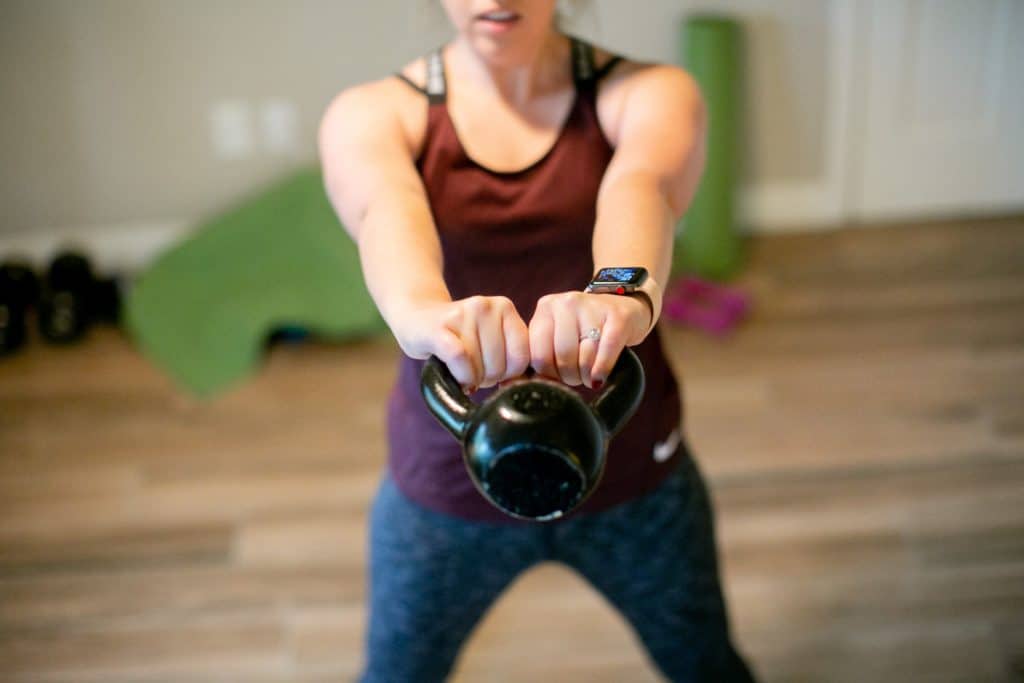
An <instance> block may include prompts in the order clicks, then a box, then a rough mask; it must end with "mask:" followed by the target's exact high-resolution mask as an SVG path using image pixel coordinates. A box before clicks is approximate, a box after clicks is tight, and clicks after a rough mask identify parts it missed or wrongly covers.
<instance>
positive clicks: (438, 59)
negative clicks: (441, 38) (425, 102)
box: [426, 46, 448, 104]
mask: <svg viewBox="0 0 1024 683" xmlns="http://www.w3.org/2000/svg"><path fill="white" fill-rule="evenodd" d="M443 49H444V47H443V46H442V47H439V48H437V49H436V50H434V51H433V52H431V53H430V54H429V55H427V86H426V92H427V98H428V99H429V100H430V104H441V103H443V102H444V101H445V99H446V97H447V96H448V77H447V76H446V75H445V71H444V56H443V54H442V50H443Z"/></svg>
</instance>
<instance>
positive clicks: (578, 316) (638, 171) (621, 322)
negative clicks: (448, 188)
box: [530, 65, 706, 385]
mask: <svg viewBox="0 0 1024 683" xmlns="http://www.w3.org/2000/svg"><path fill="white" fill-rule="evenodd" d="M616 86H617V87H621V88H623V104H622V108H621V111H620V114H619V116H618V117H617V125H616V129H615V130H614V131H613V132H612V133H611V137H612V141H613V142H614V143H615V154H614V156H613V157H612V160H611V163H610V164H609V165H608V168H607V170H606V171H605V175H604V178H603V180H602V182H601V188H600V191H599V193H598V198H597V221H596V224H595V227H594V240H593V256H594V264H595V266H596V268H597V269H600V268H602V267H611V266H643V267H645V268H646V269H647V270H648V272H649V274H650V276H651V278H652V280H653V283H652V285H653V286H652V287H650V289H648V288H646V287H645V289H648V291H649V293H650V295H651V299H652V303H653V305H654V311H653V313H654V315H653V319H652V316H651V313H650V311H649V310H648V308H647V305H646V304H645V303H643V301H641V300H639V299H636V298H634V297H619V296H615V295H608V294H598V295H594V294H584V295H580V294H579V293H576V292H567V293H564V294H557V295H553V296H551V297H546V298H545V299H546V300H542V301H543V305H538V310H537V312H536V313H535V314H534V318H533V319H531V321H530V341H531V352H532V353H533V354H534V358H533V365H534V367H536V368H538V371H543V372H544V373H545V374H551V375H555V376H560V377H561V378H562V379H563V380H564V381H566V382H569V383H570V384H578V383H580V382H582V383H584V384H587V385H592V384H593V383H594V382H600V381H603V380H604V379H605V378H607V376H608V374H609V373H610V372H611V368H612V366H613V365H614V364H615V361H616V360H617V359H618V357H619V354H620V353H621V352H622V349H623V347H625V346H635V345H637V344H639V343H640V342H642V341H643V340H644V338H645V337H646V336H647V334H649V333H650V331H651V330H652V329H653V327H654V324H655V323H656V322H657V318H658V316H659V314H660V312H661V298H662V288H663V287H664V285H665V283H666V282H667V280H668V277H669V274H670V271H671V267H672V247H673V238H674V235H675V229H676V224H677V222H678V220H679V218H680V217H681V216H682V215H683V213H684V212H685V210H686V208H687V207H688V206H689V204H690V202H691V201H692V199H693V195H694V193H695V192H696V189H697V184H698V182H699V180H700V175H701V172H702V171H703V168H704V142H705V132H706V114H705V109H704V105H703V100H702V99H701V96H700V91H699V89H698V87H697V85H696V83H695V82H694V81H693V79H692V78H691V77H690V76H689V75H687V74H686V72H685V71H683V70H682V69H679V68H677V67H673V66H667V65H655V66H644V67H640V68H638V69H637V70H636V71H633V72H631V73H629V74H628V75H626V76H624V77H623V78H622V80H621V81H620V82H619V83H618V84H616ZM590 327H598V328H600V329H601V340H600V342H599V343H598V344H597V345H596V348H593V347H594V346H595V345H594V344H593V342H587V341H583V342H581V341H580V339H579V335H580V334H581V333H583V332H585V331H586V330H587V329H590ZM538 365H539V366H540V367H538ZM542 367H543V368H544V370H541V368H542Z"/></svg>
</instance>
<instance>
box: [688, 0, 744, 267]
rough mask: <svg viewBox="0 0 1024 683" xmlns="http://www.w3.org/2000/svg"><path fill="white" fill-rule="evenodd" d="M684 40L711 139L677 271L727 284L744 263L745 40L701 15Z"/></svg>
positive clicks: (726, 24) (722, 21) (733, 26)
mask: <svg viewBox="0 0 1024 683" xmlns="http://www.w3.org/2000/svg"><path fill="white" fill-rule="evenodd" d="M681 39H682V59H683V64H684V66H685V67H686V69H687V71H689V73H690V74H691V75H692V76H693V77H694V78H695V79H696V81H697V83H699V84H700V88H701V92H702V93H703V95H704V101H705V104H706V106H707V111H708V137H707V162H706V165H705V169H704V175H703V178H702V179H701V184H700V187H699V189H698V190H697V194H696V196H695V197H694V200H693V203H692V204H691V205H690V209H689V211H687V213H686V215H685V216H684V217H683V220H682V221H681V223H680V232H679V239H677V240H676V250H675V254H674V259H673V271H675V272H676V273H683V272H686V273H695V274H697V275H700V276H703V277H706V278H711V279H718V280H724V279H727V278H729V277H730V276H731V275H733V274H735V272H736V271H737V269H738V268H739V266H740V261H741V258H742V257H741V244H740V238H739V235H738V234H737V230H736V189H737V179H738V175H739V173H738V172H739V169H738V154H737V153H738V151H739V150H738V147H739V137H740V136H739V133H740V84H741V82H742V79H741V76H742V74H741V57H742V51H741V39H742V37H741V32H740V27H739V25H738V24H737V23H736V22H735V21H733V20H731V19H727V18H724V17H718V16H706V15H703V16H694V17H690V18H688V19H686V20H685V21H684V22H683V26H682V36H681Z"/></svg>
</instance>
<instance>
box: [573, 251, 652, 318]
mask: <svg viewBox="0 0 1024 683" xmlns="http://www.w3.org/2000/svg"><path fill="white" fill-rule="evenodd" d="M647 280H648V275H647V269H646V268H641V267H639V266H631V267H619V268H602V269H601V270H599V271H597V274H596V275H594V277H593V278H591V280H590V284H588V285H587V288H586V289H584V290H583V291H585V292H590V293H591V294H620V295H623V296H635V297H637V298H639V299H642V300H643V302H644V303H645V304H647V308H648V310H649V311H650V313H651V327H652V328H653V327H654V323H655V322H656V320H655V317H654V302H652V301H651V296H650V295H649V294H648V293H647V292H646V291H644V290H643V286H644V284H645V283H646V282H647ZM649 331H650V330H648V332H649Z"/></svg>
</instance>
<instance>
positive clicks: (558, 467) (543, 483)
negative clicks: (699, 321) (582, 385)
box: [420, 348, 644, 521]
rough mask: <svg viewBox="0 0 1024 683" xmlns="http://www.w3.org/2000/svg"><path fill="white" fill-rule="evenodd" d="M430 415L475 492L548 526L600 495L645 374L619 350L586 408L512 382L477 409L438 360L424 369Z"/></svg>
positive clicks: (539, 381)
mask: <svg viewBox="0 0 1024 683" xmlns="http://www.w3.org/2000/svg"><path fill="white" fill-rule="evenodd" d="M420 387H421V390H422V393H423V398H424V400H425V401H426V403H427V408H428V409H429V410H430V412H431V413H433V415H434V417H436V418H437V419H438V421H439V422H440V423H441V424H442V425H443V426H444V427H445V429H447V430H448V431H449V432H451V433H452V434H453V435H454V436H455V438H456V439H458V440H459V442H460V443H461V444H462V452H463V459H464V461H465V463H466V468H467V469H468V470H469V475H470V478H471V479H472V480H473V483H474V484H475V485H476V487H477V489H478V490H479V491H480V493H481V494H483V496H484V497H485V498H486V499H487V500H488V501H490V502H491V503H492V504H493V505H495V506H496V507H498V508H499V509H500V510H502V511H504V512H506V513H507V514H509V515H511V516H513V517H517V518H520V519H529V520H534V521H548V520H552V519H557V518H559V517H561V516H562V515H565V514H567V513H569V512H571V511H572V510H573V509H575V508H576V507H578V506H579V505H580V504H582V503H583V501H584V500H586V498H587V497H588V496H589V495H590V494H591V493H592V492H593V491H594V489H595V488H597V484H598V482H599V481H600V479H601V475H602V473H603V472H604V464H605V458H606V454H607V451H608V442H609V440H610V439H611V437H613V436H614V435H615V434H616V433H618V431H619V430H620V429H621V428H622V427H623V426H624V425H625V424H626V422H627V421H628V420H629V418H630V417H632V416H633V413H635V412H636V409H637V407H638V406H639V405H640V400H641V398H642V397H643V393H644V369H643V366H642V365H641V363H640V359H639V358H637V356H636V354H635V353H634V352H633V351H632V350H630V349H628V348H627V349H625V350H623V352H622V354H621V355H620V356H619V359H618V361H617V362H616V364H615V367H614V368H613V369H612V372H611V374H610V375H609V377H608V382H607V384H606V386H605V388H604V390H603V391H602V392H601V393H600V394H599V395H598V396H597V397H596V398H595V399H594V400H593V402H591V403H589V404H588V403H586V402H585V401H584V400H583V399H582V398H581V397H580V396H579V394H577V393H576V392H575V391H572V390H571V389H569V388H568V387H567V386H565V385H563V384H560V383H558V382H553V381H551V380H548V379H544V378H540V377H533V378H530V379H526V378H524V379H520V380H516V381H514V382H511V383H509V384H507V385H505V386H504V387H502V388H501V389H499V390H498V391H496V392H495V393H494V394H493V395H491V396H490V397H489V398H488V399H487V400H485V401H484V402H483V403H482V404H480V405H477V404H475V403H473V401H471V400H470V399H469V398H468V397H467V396H466V394H465V393H464V392H463V391H462V388H461V387H460V386H459V383H458V381H457V380H456V379H455V378H454V377H453V376H452V374H451V372H450V371H449V370H448V368H447V367H446V366H445V365H444V363H442V362H441V361H440V360H439V359H438V358H437V357H435V356H431V357H430V358H429V359H428V360H427V362H426V363H425V364H424V366H423V373H422V375H421V378H420Z"/></svg>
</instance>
